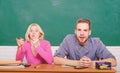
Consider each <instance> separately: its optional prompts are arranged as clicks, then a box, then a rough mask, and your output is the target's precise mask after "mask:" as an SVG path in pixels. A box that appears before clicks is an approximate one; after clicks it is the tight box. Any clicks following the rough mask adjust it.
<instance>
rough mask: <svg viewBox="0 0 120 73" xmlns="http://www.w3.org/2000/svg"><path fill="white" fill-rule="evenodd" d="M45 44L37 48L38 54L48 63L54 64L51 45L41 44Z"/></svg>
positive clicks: (47, 43)
mask: <svg viewBox="0 0 120 73" xmlns="http://www.w3.org/2000/svg"><path fill="white" fill-rule="evenodd" d="M41 44H44V46H38V47H37V48H36V51H37V53H38V54H39V55H40V56H41V57H42V58H43V59H44V60H45V61H46V62H47V63H48V64H52V63H53V56H52V51H51V45H50V43H49V42H44V43H41Z"/></svg>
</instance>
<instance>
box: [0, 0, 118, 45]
mask: <svg viewBox="0 0 120 73" xmlns="http://www.w3.org/2000/svg"><path fill="white" fill-rule="evenodd" d="M78 18H88V19H90V20H91V22H92V35H91V36H94V37H100V38H101V40H102V41H103V42H104V44H105V45H108V46H117V45H118V46H119V45H120V0H0V45H16V41H15V39H16V37H24V35H25V32H26V29H27V27H28V26H29V24H31V23H33V22H34V23H38V24H40V26H41V27H42V28H43V31H44V32H45V39H47V40H49V41H50V42H51V45H53V46H58V45H59V44H60V43H61V42H62V40H63V38H64V37H65V36H66V35H67V34H72V33H74V23H75V22H76V20H77V19H78Z"/></svg>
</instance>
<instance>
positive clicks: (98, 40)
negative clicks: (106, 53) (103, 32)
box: [90, 37, 101, 43]
mask: <svg viewBox="0 0 120 73" xmlns="http://www.w3.org/2000/svg"><path fill="white" fill-rule="evenodd" d="M90 40H91V41H92V42H95V43H97V42H100V41H101V40H100V38H99V37H91V38H90Z"/></svg>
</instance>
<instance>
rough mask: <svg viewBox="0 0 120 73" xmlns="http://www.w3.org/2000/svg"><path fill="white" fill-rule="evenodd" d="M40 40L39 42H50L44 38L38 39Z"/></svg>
mask: <svg viewBox="0 0 120 73" xmlns="http://www.w3.org/2000/svg"><path fill="white" fill-rule="evenodd" d="M40 42H41V43H50V42H49V41H48V40H45V39H43V40H40Z"/></svg>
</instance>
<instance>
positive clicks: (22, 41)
mask: <svg viewBox="0 0 120 73" xmlns="http://www.w3.org/2000/svg"><path fill="white" fill-rule="evenodd" d="M16 42H17V45H18V48H21V47H22V44H23V43H24V39H23V38H19V39H18V38H16Z"/></svg>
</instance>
